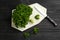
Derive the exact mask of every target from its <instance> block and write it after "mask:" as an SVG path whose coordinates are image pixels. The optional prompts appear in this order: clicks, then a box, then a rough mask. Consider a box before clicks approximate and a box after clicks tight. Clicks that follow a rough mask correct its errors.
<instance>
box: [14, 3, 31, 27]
mask: <svg viewBox="0 0 60 40" xmlns="http://www.w3.org/2000/svg"><path fill="white" fill-rule="evenodd" d="M31 14H32V8H30V7H29V6H28V5H25V4H19V5H18V6H17V7H16V10H14V12H13V22H14V23H15V25H16V27H25V25H26V24H27V23H28V21H29V17H30V15H31Z"/></svg>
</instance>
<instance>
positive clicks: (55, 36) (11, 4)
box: [0, 0, 60, 40]
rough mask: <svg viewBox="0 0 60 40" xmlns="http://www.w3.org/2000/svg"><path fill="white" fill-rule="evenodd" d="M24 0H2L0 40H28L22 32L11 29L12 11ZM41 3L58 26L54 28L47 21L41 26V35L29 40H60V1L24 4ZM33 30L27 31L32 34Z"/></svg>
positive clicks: (37, 0)
mask: <svg viewBox="0 0 60 40" xmlns="http://www.w3.org/2000/svg"><path fill="white" fill-rule="evenodd" d="M21 1H22V0H0V40H26V39H25V38H23V35H22V32H20V31H18V30H16V29H14V28H12V27H11V10H12V9H14V8H15V7H16V5H17V4H20V3H21ZM27 1H28V2H30V3H29V4H32V3H35V2H38V3H40V4H41V5H42V6H44V7H46V8H47V9H48V11H47V14H48V15H49V16H50V17H51V18H52V19H53V20H54V21H56V23H57V24H58V26H57V27H54V26H53V25H52V24H51V23H50V22H49V21H48V20H47V19H44V20H43V21H42V22H41V23H40V24H38V25H36V26H37V27H39V33H37V34H35V35H32V36H30V37H29V38H28V39H27V40H60V0H24V1H23V3H26V4H27V3H28V2H27ZM32 29H33V28H31V29H28V30H26V31H27V32H32Z"/></svg>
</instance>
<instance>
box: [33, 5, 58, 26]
mask: <svg viewBox="0 0 60 40" xmlns="http://www.w3.org/2000/svg"><path fill="white" fill-rule="evenodd" d="M34 8H35V9H36V10H37V11H38V12H39V13H40V14H41V15H43V16H45V15H44V14H42V12H40V11H39V10H38V9H37V7H35V6H34ZM46 18H47V19H48V20H49V21H50V22H51V23H52V24H53V25H54V27H56V26H57V23H56V22H55V21H54V20H52V18H50V17H49V16H46Z"/></svg>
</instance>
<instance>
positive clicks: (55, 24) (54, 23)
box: [46, 16, 57, 27]
mask: <svg viewBox="0 0 60 40" xmlns="http://www.w3.org/2000/svg"><path fill="white" fill-rule="evenodd" d="M46 18H47V19H48V20H49V21H50V22H51V23H52V24H53V25H54V27H57V23H56V22H55V21H54V20H52V18H50V17H49V16H47V17H46Z"/></svg>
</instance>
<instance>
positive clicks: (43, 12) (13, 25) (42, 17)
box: [11, 3, 47, 32]
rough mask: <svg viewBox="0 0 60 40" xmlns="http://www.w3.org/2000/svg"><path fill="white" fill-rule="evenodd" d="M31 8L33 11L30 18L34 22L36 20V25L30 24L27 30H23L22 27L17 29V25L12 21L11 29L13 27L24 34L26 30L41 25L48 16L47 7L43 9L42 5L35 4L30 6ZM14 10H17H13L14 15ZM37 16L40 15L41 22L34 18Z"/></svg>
mask: <svg viewBox="0 0 60 40" xmlns="http://www.w3.org/2000/svg"><path fill="white" fill-rule="evenodd" d="M29 6H30V7H31V8H32V9H33V11H32V15H31V16H30V19H33V20H34V23H33V24H32V23H30V22H28V24H27V25H26V27H25V28H21V27H20V28H17V27H16V26H15V24H14V23H13V20H12V21H11V27H13V28H15V29H17V30H19V31H22V32H23V31H25V30H27V29H29V28H31V27H33V26H35V25H37V24H39V23H40V22H41V21H42V20H43V19H44V18H45V17H46V16H47V14H46V13H47V9H46V8H45V7H43V6H41V5H40V4H38V3H34V4H31V5H29ZM34 7H36V8H37V9H38V10H39V11H40V12H42V14H44V15H45V16H43V15H42V14H41V13H39V12H38V11H37V10H36V9H35V8H34ZM14 10H15V9H13V10H12V13H13V12H14ZM37 14H39V15H40V19H39V20H36V19H35V18H34V17H35V16H36V15H37Z"/></svg>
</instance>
